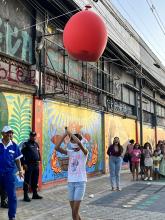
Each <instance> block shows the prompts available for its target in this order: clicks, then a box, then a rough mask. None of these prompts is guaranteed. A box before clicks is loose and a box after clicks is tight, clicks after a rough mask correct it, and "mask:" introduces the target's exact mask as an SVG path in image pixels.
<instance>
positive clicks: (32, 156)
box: [21, 140, 41, 164]
mask: <svg viewBox="0 0 165 220" xmlns="http://www.w3.org/2000/svg"><path fill="white" fill-rule="evenodd" d="M21 152H22V154H23V158H22V160H21V162H22V164H29V163H31V162H38V161H40V160H41V157H40V151H39V145H38V143H37V142H35V141H31V140H28V141H26V142H24V144H23V146H22V150H21Z"/></svg>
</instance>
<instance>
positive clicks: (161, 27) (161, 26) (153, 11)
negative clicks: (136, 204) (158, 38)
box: [146, 0, 165, 35]
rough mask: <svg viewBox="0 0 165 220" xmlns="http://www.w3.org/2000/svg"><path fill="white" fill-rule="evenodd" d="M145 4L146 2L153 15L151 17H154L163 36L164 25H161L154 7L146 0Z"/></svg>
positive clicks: (164, 32) (164, 31)
mask: <svg viewBox="0 0 165 220" xmlns="http://www.w3.org/2000/svg"><path fill="white" fill-rule="evenodd" d="M146 2H147V4H148V6H149V8H150V9H151V11H152V13H153V15H154V17H155V19H156V21H157V23H158V25H159V27H160V29H161V31H162V33H163V34H164V35H165V27H164V24H163V22H162V21H161V19H160V16H159V15H158V13H157V11H156V8H155V6H154V5H153V4H150V3H149V1H148V0H146Z"/></svg>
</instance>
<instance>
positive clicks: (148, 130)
mask: <svg viewBox="0 0 165 220" xmlns="http://www.w3.org/2000/svg"><path fill="white" fill-rule="evenodd" d="M138 134H139V139H140V126H139V124H138ZM146 142H149V143H150V144H151V146H152V147H153V148H155V129H154V128H153V127H152V126H150V125H147V124H143V144H145V143H146Z"/></svg>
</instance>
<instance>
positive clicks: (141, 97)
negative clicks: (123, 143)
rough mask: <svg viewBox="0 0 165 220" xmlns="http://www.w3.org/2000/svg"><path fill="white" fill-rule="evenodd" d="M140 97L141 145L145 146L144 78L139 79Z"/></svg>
mask: <svg viewBox="0 0 165 220" xmlns="http://www.w3.org/2000/svg"><path fill="white" fill-rule="evenodd" d="M140 72H141V73H142V66H140ZM139 87H140V90H139V96H140V112H139V113H140V115H139V116H140V145H143V77H142V76H140V78H139Z"/></svg>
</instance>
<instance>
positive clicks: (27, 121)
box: [0, 92, 32, 187]
mask: <svg viewBox="0 0 165 220" xmlns="http://www.w3.org/2000/svg"><path fill="white" fill-rule="evenodd" d="M31 119H32V97H31V96H29V95H24V94H14V93H3V92H1V93H0V131H1V130H2V127H3V126H4V125H10V126H11V127H12V129H13V131H14V138H13V141H14V142H16V143H17V144H20V143H21V142H22V141H24V140H26V139H27V138H28V137H29V132H30V130H31ZM17 186H18V187H20V186H22V182H20V180H17Z"/></svg>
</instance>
